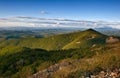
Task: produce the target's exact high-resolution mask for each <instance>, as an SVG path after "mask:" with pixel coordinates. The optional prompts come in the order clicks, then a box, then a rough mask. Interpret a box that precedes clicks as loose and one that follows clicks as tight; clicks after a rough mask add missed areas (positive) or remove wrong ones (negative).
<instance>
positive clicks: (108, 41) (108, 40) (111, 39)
mask: <svg viewBox="0 0 120 78" xmlns="http://www.w3.org/2000/svg"><path fill="white" fill-rule="evenodd" d="M119 41H120V40H119V39H118V38H115V37H112V36H111V37H108V38H107V39H106V43H117V42H119Z"/></svg>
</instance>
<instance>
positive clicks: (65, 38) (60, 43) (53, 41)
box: [0, 29, 105, 50]
mask: <svg viewBox="0 0 120 78" xmlns="http://www.w3.org/2000/svg"><path fill="white" fill-rule="evenodd" d="M92 35H96V38H94V39H89V40H87V38H89V37H91V36H92ZM104 38H105V35H102V34H100V33H98V32H96V31H94V30H91V29H89V30H86V31H82V32H80V31H78V32H73V33H68V34H61V35H56V36H51V37H47V38H42V39H39V38H25V39H15V40H8V41H5V42H3V43H1V44H0V47H3V46H8V45H12V46H22V47H30V48H42V49H46V50H57V49H70V48H79V47H80V46H81V45H84V46H86V45H88V44H89V45H93V44H95V43H97V41H99V40H100V41H101V40H104ZM93 40H94V42H93ZM78 41H80V42H81V43H80V44H76V42H78ZM95 41H96V42H95Z"/></svg>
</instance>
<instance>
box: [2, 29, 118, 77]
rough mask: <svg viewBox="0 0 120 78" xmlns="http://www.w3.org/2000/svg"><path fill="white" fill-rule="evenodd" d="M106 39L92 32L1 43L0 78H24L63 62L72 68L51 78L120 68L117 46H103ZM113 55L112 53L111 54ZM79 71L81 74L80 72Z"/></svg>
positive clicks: (58, 72)
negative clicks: (68, 63)
mask: <svg viewBox="0 0 120 78" xmlns="http://www.w3.org/2000/svg"><path fill="white" fill-rule="evenodd" d="M106 37H107V36H106V35H103V34H101V33H99V32H97V31H94V30H92V29H89V30H86V31H77V32H72V33H67V34H60V35H55V36H50V37H46V38H20V39H11V40H5V41H3V42H1V43H0V78H27V77H29V76H31V75H33V74H34V73H37V72H38V71H41V70H44V69H46V68H48V67H49V66H51V65H54V64H56V63H57V64H59V63H61V62H62V61H66V62H69V61H70V62H71V61H74V60H76V59H77V60H79V61H78V62H71V63H72V67H69V66H68V67H66V68H65V69H61V70H56V73H55V74H54V73H53V76H52V77H53V78H78V77H79V76H80V75H81V73H83V72H84V71H99V70H100V69H106V68H112V67H113V66H116V67H119V66H120V63H119V61H120V58H119V57H120V53H119V52H120V50H119V46H120V43H117V44H114V45H111V44H106V43H105V39H106ZM113 51H114V53H112V52H113ZM81 70H82V71H81Z"/></svg>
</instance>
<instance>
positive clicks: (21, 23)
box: [0, 16, 120, 29]
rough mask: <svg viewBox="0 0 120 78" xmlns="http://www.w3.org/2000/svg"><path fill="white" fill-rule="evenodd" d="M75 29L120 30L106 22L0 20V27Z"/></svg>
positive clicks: (18, 17)
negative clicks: (105, 28)
mask: <svg viewBox="0 0 120 78" xmlns="http://www.w3.org/2000/svg"><path fill="white" fill-rule="evenodd" d="M17 26H24V27H75V28H103V27H111V28H117V29H120V22H106V21H85V20H71V19H62V18H57V19H48V18H36V17H25V16H17V17H9V18H0V27H17Z"/></svg>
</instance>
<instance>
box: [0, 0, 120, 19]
mask: <svg viewBox="0 0 120 78" xmlns="http://www.w3.org/2000/svg"><path fill="white" fill-rule="evenodd" d="M11 16H31V17H39V18H67V19H77V20H105V21H120V0H0V17H11Z"/></svg>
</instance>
